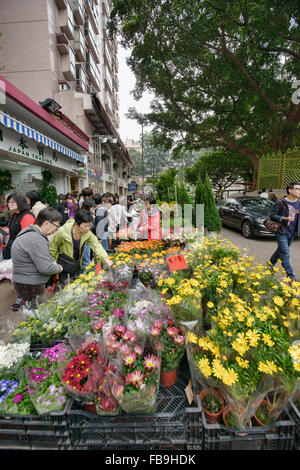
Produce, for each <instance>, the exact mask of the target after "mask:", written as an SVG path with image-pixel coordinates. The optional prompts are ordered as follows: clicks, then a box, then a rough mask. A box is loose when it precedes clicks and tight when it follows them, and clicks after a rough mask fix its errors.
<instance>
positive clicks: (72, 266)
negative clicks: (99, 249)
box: [57, 253, 80, 276]
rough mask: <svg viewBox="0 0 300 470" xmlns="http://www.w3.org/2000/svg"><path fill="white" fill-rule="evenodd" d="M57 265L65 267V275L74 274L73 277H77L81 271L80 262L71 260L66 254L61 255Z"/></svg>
mask: <svg viewBox="0 0 300 470" xmlns="http://www.w3.org/2000/svg"><path fill="white" fill-rule="evenodd" d="M57 264H60V265H61V266H62V267H63V270H64V272H65V273H68V274H72V276H77V275H78V274H79V271H80V260H79V259H78V260H76V259H74V258H71V257H70V256H68V255H65V254H64V253H61V254H60V255H59V256H58V258H57Z"/></svg>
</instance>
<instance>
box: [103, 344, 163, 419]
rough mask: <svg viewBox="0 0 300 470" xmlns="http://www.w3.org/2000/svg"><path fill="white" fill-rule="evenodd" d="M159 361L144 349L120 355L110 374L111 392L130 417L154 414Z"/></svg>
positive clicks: (149, 351)
mask: <svg viewBox="0 0 300 470" xmlns="http://www.w3.org/2000/svg"><path fill="white" fill-rule="evenodd" d="M160 366H161V360H160V358H159V357H158V356H157V355H154V354H153V352H152V350H151V349H149V348H147V349H145V350H144V352H143V350H141V351H139V353H132V352H128V353H120V354H119V355H118V360H117V362H116V367H115V369H114V371H113V372H112V373H111V374H110V383H111V391H112V394H113V396H114V398H115V399H116V400H117V401H118V402H119V405H120V407H121V409H122V410H123V411H125V412H126V413H129V414H132V413H133V414H139V413H155V411H156V397H157V393H158V389H159V377H160Z"/></svg>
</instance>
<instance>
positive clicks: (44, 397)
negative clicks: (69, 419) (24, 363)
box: [27, 363, 68, 414]
mask: <svg viewBox="0 0 300 470" xmlns="http://www.w3.org/2000/svg"><path fill="white" fill-rule="evenodd" d="M27 379H28V392H29V395H30V399H31V401H32V403H33V405H34V408H35V409H36V411H37V413H38V414H47V413H53V412H59V411H62V410H63V409H64V407H65V404H66V402H67V399H68V397H67V392H66V390H65V389H64V387H63V386H62V384H61V381H60V378H59V375H58V374H57V373H56V371H55V370H50V369H48V368H47V367H44V364H43V363H41V364H40V367H32V368H29V369H28V370H27Z"/></svg>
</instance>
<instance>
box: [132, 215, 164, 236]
mask: <svg viewBox="0 0 300 470" xmlns="http://www.w3.org/2000/svg"><path fill="white" fill-rule="evenodd" d="M137 228H138V229H141V238H142V239H148V240H149V241H152V240H161V239H162V235H161V227H160V211H159V209H158V208H157V207H153V208H152V209H151V212H148V211H147V209H144V210H143V211H142V212H141V215H140V219H139V222H138V226H137Z"/></svg>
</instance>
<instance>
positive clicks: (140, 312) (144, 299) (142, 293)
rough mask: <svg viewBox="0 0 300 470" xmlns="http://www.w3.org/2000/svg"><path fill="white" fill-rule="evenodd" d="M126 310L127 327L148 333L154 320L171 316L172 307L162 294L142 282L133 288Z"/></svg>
mask: <svg viewBox="0 0 300 470" xmlns="http://www.w3.org/2000/svg"><path fill="white" fill-rule="evenodd" d="M124 310H125V324H126V326H127V328H129V329H132V330H134V331H139V332H141V333H143V334H148V335H149V334H150V330H151V327H152V325H153V322H154V321H156V320H159V321H162V320H165V319H167V318H170V317H171V312H170V309H169V308H168V307H167V305H166V304H165V303H164V302H162V300H161V296H160V295H159V294H158V293H157V292H156V291H153V289H148V288H146V287H144V286H143V285H142V284H141V283H139V284H137V286H136V288H135V289H132V290H131V292H130V298H129V300H128V302H127V304H126V305H125V307H124Z"/></svg>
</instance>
